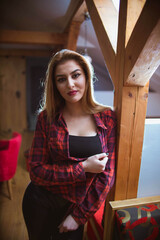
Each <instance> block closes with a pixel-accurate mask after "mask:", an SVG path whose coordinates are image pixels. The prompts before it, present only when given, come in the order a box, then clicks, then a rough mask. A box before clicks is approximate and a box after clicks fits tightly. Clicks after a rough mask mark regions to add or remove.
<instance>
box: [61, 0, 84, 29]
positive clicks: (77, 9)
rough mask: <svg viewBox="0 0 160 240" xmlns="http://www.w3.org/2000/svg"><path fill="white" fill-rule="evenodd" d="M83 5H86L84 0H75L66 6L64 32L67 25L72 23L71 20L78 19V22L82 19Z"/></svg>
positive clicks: (67, 27)
mask: <svg viewBox="0 0 160 240" xmlns="http://www.w3.org/2000/svg"><path fill="white" fill-rule="evenodd" d="M85 6H86V5H85V2H84V0H77V1H75V2H74V4H73V3H72V1H71V3H70V5H69V7H68V10H67V13H66V15H67V16H68V17H66V19H67V23H65V25H66V26H65V29H64V32H66V31H68V29H69V26H70V24H71V23H72V21H78V22H79V21H81V22H82V21H83V16H84V14H83V16H82V12H83V13H84V11H85ZM83 8H84V9H83Z"/></svg>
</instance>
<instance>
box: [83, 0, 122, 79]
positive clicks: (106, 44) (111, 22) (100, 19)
mask: <svg viewBox="0 0 160 240" xmlns="http://www.w3.org/2000/svg"><path fill="white" fill-rule="evenodd" d="M86 4H87V8H88V11H89V14H90V17H91V20H92V23H93V26H94V30H95V32H96V35H97V39H98V41H99V45H100V48H101V50H102V54H103V56H104V60H105V62H106V65H107V68H108V71H109V73H110V75H111V78H112V81H113V82H114V81H115V50H116V37H117V36H116V34H117V24H118V20H117V19H118V17H117V16H118V13H117V12H116V9H115V7H114V5H113V3H112V2H111V0H102V1H97V0H86ZM111 26H112V30H113V34H111V33H112V31H110V34H109V35H108V32H107V31H108V29H110V30H111ZM111 36H112V37H111Z"/></svg>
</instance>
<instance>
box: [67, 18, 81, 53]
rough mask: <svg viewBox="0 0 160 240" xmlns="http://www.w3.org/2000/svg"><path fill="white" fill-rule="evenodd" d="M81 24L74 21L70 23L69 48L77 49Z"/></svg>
mask: <svg viewBox="0 0 160 240" xmlns="http://www.w3.org/2000/svg"><path fill="white" fill-rule="evenodd" d="M80 26H81V22H75V21H73V22H72V23H71V24H70V27H69V31H68V37H67V44H66V48H67V49H70V50H73V51H76V49H77V40H78V36H79V31H80Z"/></svg>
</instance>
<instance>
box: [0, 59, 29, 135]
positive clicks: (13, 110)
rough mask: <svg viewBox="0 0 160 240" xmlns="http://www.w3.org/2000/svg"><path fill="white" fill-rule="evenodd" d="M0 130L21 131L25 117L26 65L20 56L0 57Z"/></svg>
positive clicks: (23, 127) (24, 126)
mask: <svg viewBox="0 0 160 240" xmlns="http://www.w3.org/2000/svg"><path fill="white" fill-rule="evenodd" d="M0 66H1V68H0V116H1V117H0V131H5V132H7V131H8V130H11V131H19V132H21V131H23V130H24V129H26V128H27V121H26V120H27V118H26V75H25V74H26V72H25V71H26V65H25V58H22V57H0Z"/></svg>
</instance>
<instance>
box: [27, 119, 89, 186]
mask: <svg viewBox="0 0 160 240" xmlns="http://www.w3.org/2000/svg"><path fill="white" fill-rule="evenodd" d="M45 124H46V123H45V122H44V119H43V117H42V116H39V117H38V121H37V125H36V130H35V134H34V138H33V143H32V147H31V149H30V154H29V161H28V162H29V172H30V177H31V180H32V181H33V182H34V183H35V184H37V185H41V186H54V185H68V184H73V183H75V182H83V181H85V180H86V176H85V171H84V168H83V166H82V163H81V162H76V163H72V164H71V163H70V162H67V161H63V160H62V161H57V162H56V161H55V162H54V161H52V163H51V164H50V163H49V160H50V153H49V148H48V141H47V136H46V133H45Z"/></svg>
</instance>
